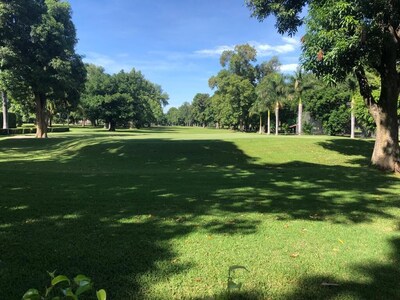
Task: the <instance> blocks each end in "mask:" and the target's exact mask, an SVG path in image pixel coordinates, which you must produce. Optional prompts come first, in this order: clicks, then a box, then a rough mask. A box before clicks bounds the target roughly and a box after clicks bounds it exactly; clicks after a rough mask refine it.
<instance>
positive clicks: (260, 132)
mask: <svg viewBox="0 0 400 300" xmlns="http://www.w3.org/2000/svg"><path fill="white" fill-rule="evenodd" d="M262 127H263V126H262V114H261V113H260V130H259V131H258V133H259V134H262V133H263V132H262V131H263V130H262Z"/></svg>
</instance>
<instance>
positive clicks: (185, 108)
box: [166, 44, 379, 136]
mask: <svg viewBox="0 0 400 300" xmlns="http://www.w3.org/2000/svg"><path fill="white" fill-rule="evenodd" d="M220 62H221V66H222V70H221V71H220V72H219V73H218V74H217V75H216V76H212V77H211V78H210V79H209V86H210V87H211V88H212V89H214V90H215V92H214V94H213V95H212V96H210V95H209V94H201V93H199V94H197V95H195V97H194V98H193V100H192V102H191V103H189V102H185V103H183V104H182V105H181V106H180V107H178V108H175V107H172V108H170V109H169V110H168V112H167V114H166V122H167V124H169V125H181V126H202V127H206V126H211V127H217V128H229V129H236V130H242V131H258V132H259V133H268V134H269V133H271V132H274V133H275V134H278V133H279V132H284V133H288V132H296V133H297V134H302V133H304V132H306V133H310V132H311V131H312V129H313V127H320V128H318V130H319V132H320V133H325V134H330V135H341V134H349V133H350V125H351V112H352V111H353V112H354V114H355V117H356V119H357V126H358V127H359V128H360V129H361V130H362V132H363V134H364V135H365V136H370V135H371V134H372V133H373V132H374V130H375V125H374V122H373V120H372V119H371V117H370V115H369V113H368V110H367V109H366V107H365V105H363V103H362V99H361V96H360V94H359V93H358V92H357V89H356V88H357V84H356V82H355V79H354V78H351V77H349V78H348V79H347V80H346V81H344V82H341V83H336V84H332V83H326V82H324V81H322V80H319V79H318V78H317V77H316V76H315V75H313V74H312V73H307V72H304V71H303V70H301V69H298V70H297V71H296V72H295V73H294V74H293V75H290V76H289V75H285V74H283V73H281V72H280V67H281V63H280V62H279V60H278V58H277V57H273V58H271V59H270V60H269V61H265V62H262V63H261V64H257V63H256V62H257V60H256V50H255V49H254V48H253V47H251V46H250V45H247V44H246V45H238V46H236V47H235V49H234V50H233V51H225V52H223V53H222V55H221V58H220ZM368 76H369V78H370V80H371V81H373V80H375V81H377V80H378V79H377V75H376V74H375V73H373V72H368ZM374 90H375V91H376V93H379V84H377V85H376V86H375V87H374ZM352 103H353V105H352ZM304 115H306V116H308V118H306V119H304ZM271 118H272V120H271ZM318 124H319V126H317V125H318ZM315 129H317V128H315Z"/></svg>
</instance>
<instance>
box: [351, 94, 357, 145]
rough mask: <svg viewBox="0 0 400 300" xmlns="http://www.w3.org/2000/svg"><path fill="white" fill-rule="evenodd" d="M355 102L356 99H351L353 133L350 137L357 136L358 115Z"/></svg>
mask: <svg viewBox="0 0 400 300" xmlns="http://www.w3.org/2000/svg"><path fill="white" fill-rule="evenodd" d="M354 109H355V104H354V99H351V134H350V138H352V139H354V138H355V131H356V130H355V129H356V116H355V114H354Z"/></svg>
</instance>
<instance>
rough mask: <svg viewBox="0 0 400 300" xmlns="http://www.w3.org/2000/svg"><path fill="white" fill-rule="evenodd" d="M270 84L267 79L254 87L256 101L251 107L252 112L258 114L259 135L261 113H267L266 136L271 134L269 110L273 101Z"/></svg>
mask: <svg viewBox="0 0 400 300" xmlns="http://www.w3.org/2000/svg"><path fill="white" fill-rule="evenodd" d="M270 89H271V84H270V81H269V79H268V77H267V76H266V77H264V78H263V80H261V82H260V83H259V84H258V86H257V87H256V94H257V99H256V102H254V104H253V107H252V112H257V113H259V114H260V133H261V132H262V129H261V127H262V112H265V111H266V112H267V134H271V109H272V108H273V105H274V100H273V99H272V97H270V96H269V95H270Z"/></svg>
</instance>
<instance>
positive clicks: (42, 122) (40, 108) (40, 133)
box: [35, 93, 47, 138]
mask: <svg viewBox="0 0 400 300" xmlns="http://www.w3.org/2000/svg"><path fill="white" fill-rule="evenodd" d="M35 102H36V138H47V112H46V95H45V94H44V93H35Z"/></svg>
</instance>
